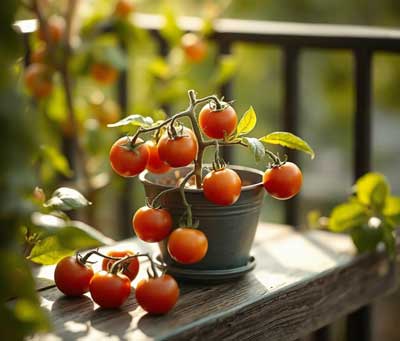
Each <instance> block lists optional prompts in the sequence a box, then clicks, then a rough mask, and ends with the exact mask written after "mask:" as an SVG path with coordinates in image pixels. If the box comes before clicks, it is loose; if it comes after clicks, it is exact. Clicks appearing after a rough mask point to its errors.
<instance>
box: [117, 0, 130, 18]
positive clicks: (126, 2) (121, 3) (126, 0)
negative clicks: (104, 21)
mask: <svg viewBox="0 0 400 341" xmlns="http://www.w3.org/2000/svg"><path fill="white" fill-rule="evenodd" d="M134 10H135V5H134V4H133V2H132V1H131V0H118V2H117V4H116V5H115V10H114V13H115V15H116V16H118V17H120V18H126V17H127V16H128V15H130V14H131V13H132V12H133V11H134Z"/></svg>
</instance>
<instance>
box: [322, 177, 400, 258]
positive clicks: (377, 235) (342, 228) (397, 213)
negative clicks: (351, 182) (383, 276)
mask: <svg viewBox="0 0 400 341" xmlns="http://www.w3.org/2000/svg"><path fill="white" fill-rule="evenodd" d="M399 224H400V197H395V196H392V195H391V194H390V187H389V184H388V182H387V180H386V178H385V177H384V176H383V175H382V174H380V173H368V174H366V175H364V176H362V177H361V178H360V179H358V180H357V182H356V184H355V195H353V196H352V197H350V198H349V200H348V201H347V202H345V203H343V204H340V205H338V206H336V207H335V208H334V209H333V211H332V213H331V216H330V218H329V229H330V230H331V231H334V232H345V233H349V234H350V235H351V237H352V239H353V242H354V244H355V246H356V247H357V249H358V251H359V252H365V251H373V250H375V249H376V247H377V246H378V245H379V244H380V243H383V244H385V246H386V251H387V253H388V254H389V256H390V257H392V258H393V257H394V256H395V255H396V247H395V245H396V240H395V237H396V236H395V228H396V227H398V226H399Z"/></svg>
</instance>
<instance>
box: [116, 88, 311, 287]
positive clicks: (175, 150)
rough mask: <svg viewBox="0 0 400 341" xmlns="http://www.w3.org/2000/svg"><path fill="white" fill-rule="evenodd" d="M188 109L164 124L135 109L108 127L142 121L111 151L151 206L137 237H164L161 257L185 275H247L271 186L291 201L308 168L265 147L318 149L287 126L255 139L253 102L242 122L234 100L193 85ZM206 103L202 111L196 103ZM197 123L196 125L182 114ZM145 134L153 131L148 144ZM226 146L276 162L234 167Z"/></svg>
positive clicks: (137, 224)
mask: <svg viewBox="0 0 400 341" xmlns="http://www.w3.org/2000/svg"><path fill="white" fill-rule="evenodd" d="M188 95H189V106H188V108H187V109H186V110H184V111H182V112H179V113H176V114H175V115H173V116H171V117H169V118H167V119H165V120H163V121H158V122H153V120H152V119H151V118H150V117H144V116H141V115H131V116H128V117H126V118H124V119H123V120H121V121H119V122H117V123H114V124H110V125H109V127H120V126H126V125H133V126H138V128H137V129H136V131H135V133H134V134H133V135H132V136H125V137H122V138H120V139H119V140H117V141H116V142H115V143H114V144H113V146H112V147H111V150H110V162H111V166H112V168H113V170H114V171H115V172H116V173H117V174H119V175H121V176H123V177H132V176H137V175H139V178H140V180H141V182H142V183H143V185H144V188H145V193H146V205H145V206H143V207H142V208H140V209H139V210H138V211H137V212H135V213H134V215H133V219H132V224H133V229H134V231H135V233H136V235H137V236H138V237H139V238H140V239H141V240H143V241H145V242H149V243H155V242H158V243H159V246H160V251H161V255H160V257H159V262H160V263H166V265H167V268H168V271H169V272H170V273H172V274H173V275H175V276H176V277H178V278H185V279H207V280H209V279H217V280H218V279H225V278H231V277H236V276H240V275H243V274H244V273H246V272H247V271H250V270H251V269H252V268H253V267H254V265H255V261H254V258H252V257H250V255H249V254H250V249H251V245H252V243H253V240H254V235H255V232H256V228H257V224H258V219H259V214H260V209H261V205H262V201H263V195H264V189H265V190H266V191H267V192H268V193H269V194H270V195H271V196H273V197H274V198H276V199H279V200H287V199H290V198H292V197H293V196H295V195H296V194H297V193H298V192H299V191H300V188H301V185H302V173H301V170H300V169H299V168H298V167H297V165H295V164H294V163H291V162H288V161H287V159H286V157H285V158H283V159H281V158H280V157H279V155H278V154H274V153H273V152H272V151H270V150H269V149H267V148H266V147H265V144H273V145H277V144H278V145H281V146H285V147H289V148H293V149H297V150H301V151H303V152H306V153H309V154H310V155H311V157H314V152H313V150H312V149H311V147H310V146H309V145H308V144H307V143H306V142H305V141H304V140H302V139H301V138H299V137H297V136H295V135H293V134H291V133H287V132H273V133H270V134H268V135H265V136H263V137H261V138H254V137H249V136H248V134H249V133H250V132H251V131H252V130H253V128H254V127H255V124H256V114H255V111H254V109H253V108H252V107H250V108H249V110H247V111H246V113H244V115H243V116H242V118H241V119H240V121H239V122H238V117H237V114H236V111H235V109H234V108H233V106H232V104H231V103H228V102H225V101H223V100H221V99H219V98H218V97H217V96H215V95H211V96H207V97H203V98H197V97H196V93H195V91H193V90H190V91H188ZM199 105H203V107H202V108H201V110H200V112H199V115H198V117H197V113H196V109H197V107H198V106H199ZM184 118H187V119H189V121H190V128H189V127H186V126H184V125H183V124H182V119H184ZM144 136H148V137H150V139H149V140H148V141H147V142H145V141H144V139H143V138H144ZM221 146H224V147H226V146H241V147H245V148H248V149H249V150H250V151H251V152H253V154H254V156H255V159H256V161H264V160H265V158H267V157H268V158H269V159H270V162H269V164H268V167H267V169H266V171H265V172H261V171H259V170H257V169H252V168H247V167H241V166H235V165H232V166H231V165H229V166H228V165H227V164H226V163H225V161H224V160H223V159H222V157H221V155H220V147H221ZM207 148H214V149H215V156H214V161H213V163H212V164H211V165H206V164H204V163H203V155H204V152H205V150H206V149H207Z"/></svg>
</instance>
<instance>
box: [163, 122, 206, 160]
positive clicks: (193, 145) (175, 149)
mask: <svg viewBox="0 0 400 341" xmlns="http://www.w3.org/2000/svg"><path fill="white" fill-rule="evenodd" d="M157 146H158V154H159V156H160V159H161V160H163V161H165V162H166V163H168V164H169V165H170V166H171V167H183V166H187V165H188V164H189V163H191V162H192V161H193V160H194V159H195V158H196V156H197V151H198V149H199V146H198V144H197V139H196V136H195V135H194V133H193V132H192V131H191V130H190V129H188V128H184V130H183V132H182V136H178V137H176V138H175V139H170V138H169V137H168V134H167V133H165V134H163V136H162V137H161V138H160V140H159V141H158V145H157Z"/></svg>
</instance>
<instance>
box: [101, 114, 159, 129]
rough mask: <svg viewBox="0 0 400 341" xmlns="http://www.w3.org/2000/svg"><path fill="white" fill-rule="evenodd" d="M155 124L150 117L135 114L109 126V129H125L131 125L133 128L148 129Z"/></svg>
mask: <svg viewBox="0 0 400 341" xmlns="http://www.w3.org/2000/svg"><path fill="white" fill-rule="evenodd" d="M153 123H154V122H153V119H152V118H151V117H150V116H142V115H137V114H134V115H130V116H127V117H125V118H123V119H122V120H120V121H118V122H116V123H112V124H108V125H107V127H109V128H115V127H123V126H128V125H131V126H140V127H144V128H147V127H150V126H151V125H152V124H153Z"/></svg>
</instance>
